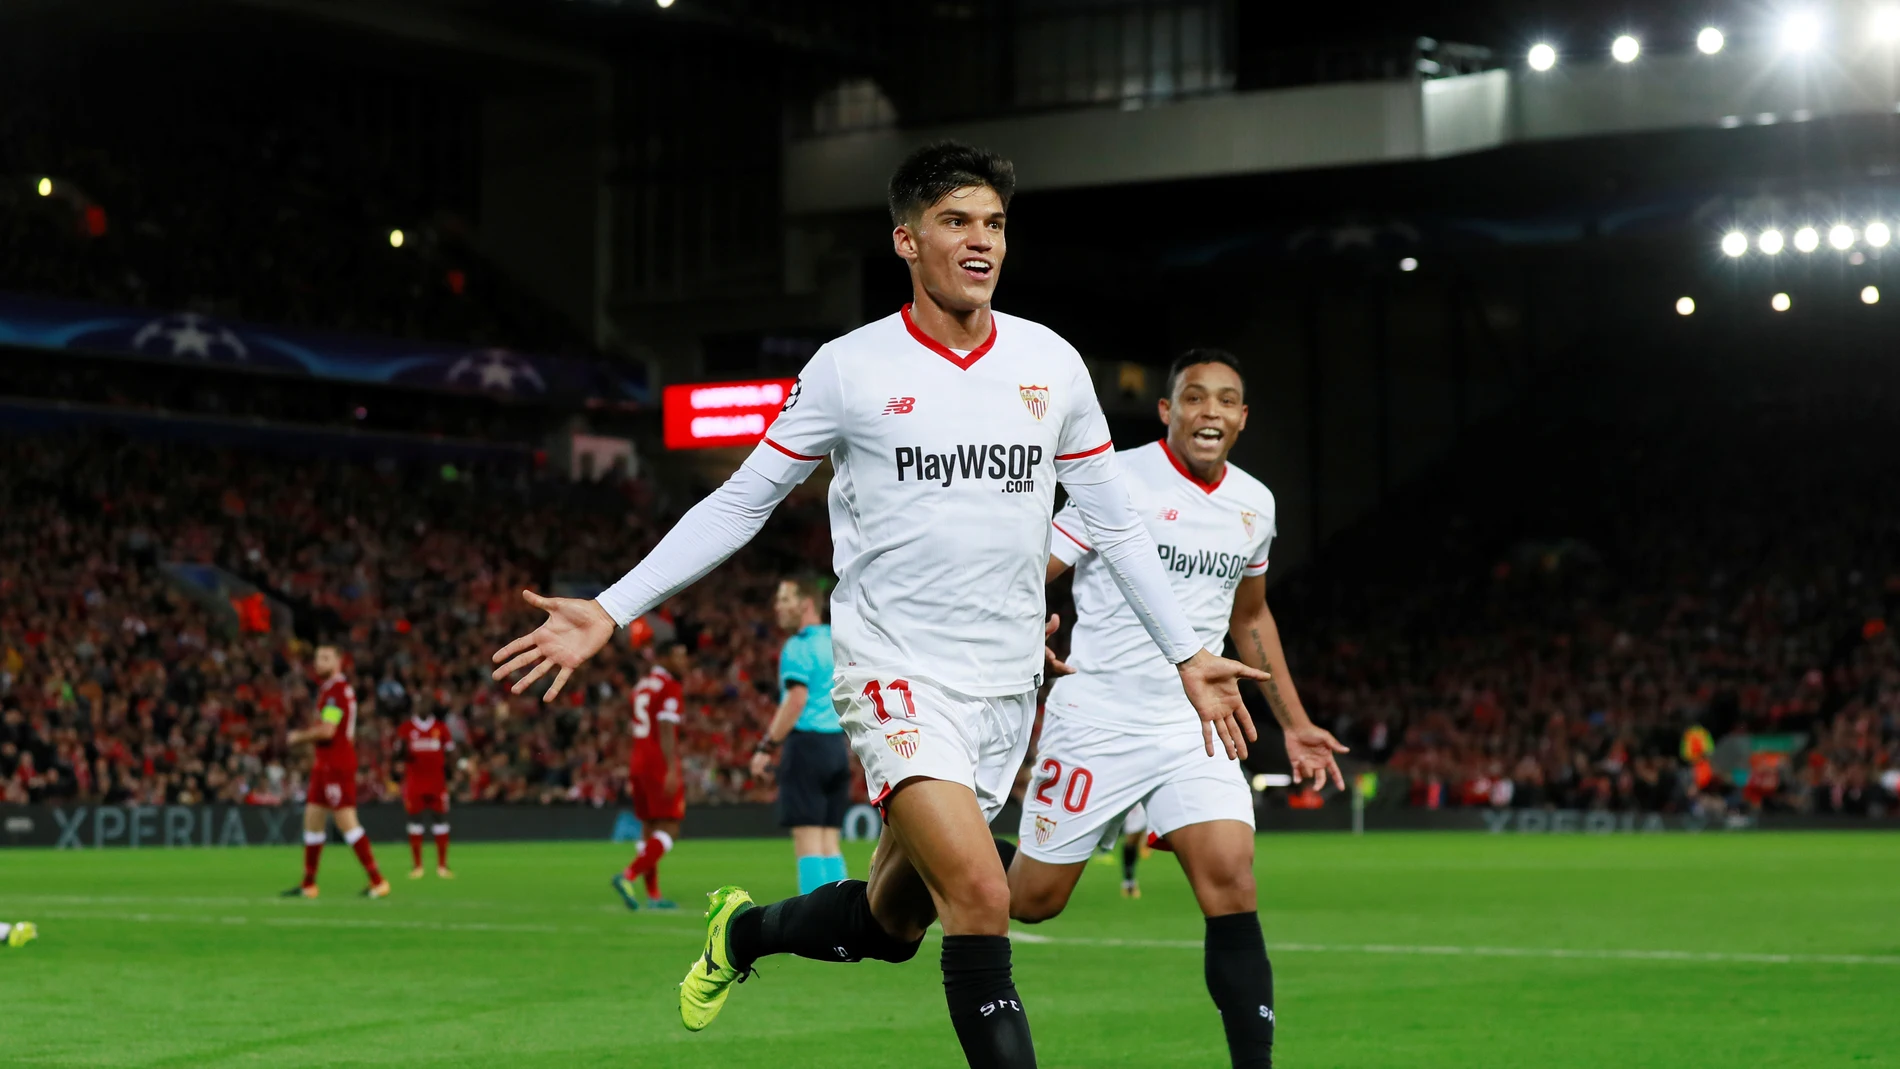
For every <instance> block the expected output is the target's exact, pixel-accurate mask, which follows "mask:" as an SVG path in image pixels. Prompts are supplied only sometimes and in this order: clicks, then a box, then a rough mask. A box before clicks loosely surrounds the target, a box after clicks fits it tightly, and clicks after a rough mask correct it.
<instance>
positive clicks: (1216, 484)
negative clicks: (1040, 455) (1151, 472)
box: [1056, 438, 1227, 494]
mask: <svg viewBox="0 0 1900 1069" xmlns="http://www.w3.org/2000/svg"><path fill="white" fill-rule="evenodd" d="M1161 451H1162V452H1163V453H1165V454H1167V457H1168V463H1170V464H1172V465H1174V470H1175V471H1178V472H1180V473H1181V478H1183V479H1186V480H1187V481H1188V482H1191V483H1193V484H1194V485H1195V486H1198V487H1200V488H1201V492H1202V493H1207V494H1211V493H1213V492H1214V491H1216V490H1218V489H1220V484H1221V483H1223V482H1226V481H1227V465H1225V464H1222V465H1221V466H1220V478H1218V479H1215V480H1214V481H1213V482H1211V483H1210V482H1208V481H1206V480H1205V479H1202V478H1201V477H1200V476H1199V475H1196V474H1194V473H1193V472H1191V471H1189V470H1188V466H1187V465H1186V464H1183V463H1181V458H1180V457H1177V456H1175V455H1174V450H1172V449H1169V448H1168V440H1167V439H1166V438H1163V439H1161ZM1056 459H1057V460H1061V459H1062V458H1061V457H1057V458H1056Z"/></svg>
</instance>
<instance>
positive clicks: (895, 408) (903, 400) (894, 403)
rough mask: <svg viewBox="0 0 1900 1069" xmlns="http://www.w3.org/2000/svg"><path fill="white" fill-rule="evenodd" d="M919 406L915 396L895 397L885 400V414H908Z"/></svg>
mask: <svg viewBox="0 0 1900 1069" xmlns="http://www.w3.org/2000/svg"><path fill="white" fill-rule="evenodd" d="M916 407H917V399H916V398H915V397H893V398H891V399H890V400H888V401H886V402H884V415H887V416H908V415H910V414H911V412H912V411H913V410H915V409H916Z"/></svg>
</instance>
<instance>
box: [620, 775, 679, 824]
mask: <svg viewBox="0 0 1900 1069" xmlns="http://www.w3.org/2000/svg"><path fill="white" fill-rule="evenodd" d="M665 783H666V772H665V770H663V769H658V768H654V769H645V768H635V769H633V778H632V779H631V780H630V781H629V782H628V784H627V786H628V788H629V789H630V790H631V791H632V792H633V815H634V816H636V817H639V818H640V821H641V822H642V823H646V822H648V821H654V820H684V819H686V785H685V784H684V783H682V784H680V789H679V790H676V791H674V792H673V793H671V794H668V793H666V790H665V788H664V785H665Z"/></svg>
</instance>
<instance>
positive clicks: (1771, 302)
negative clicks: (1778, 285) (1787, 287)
mask: <svg viewBox="0 0 1900 1069" xmlns="http://www.w3.org/2000/svg"><path fill="white" fill-rule="evenodd" d="M1768 307H1770V308H1773V309H1774V310H1775V311H1777V312H1785V311H1787V310H1788V309H1790V308H1793V307H1794V300H1793V298H1791V297H1789V296H1788V295H1787V294H1785V293H1777V294H1775V295H1774V296H1773V297H1770V298H1769V299H1768Z"/></svg>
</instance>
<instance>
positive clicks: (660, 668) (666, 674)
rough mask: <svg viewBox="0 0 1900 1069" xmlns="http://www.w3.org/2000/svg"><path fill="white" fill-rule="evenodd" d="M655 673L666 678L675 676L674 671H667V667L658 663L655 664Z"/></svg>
mask: <svg viewBox="0 0 1900 1069" xmlns="http://www.w3.org/2000/svg"><path fill="white" fill-rule="evenodd" d="M653 674H654V675H656V676H660V677H662V678H664V679H672V678H673V673H671V672H669V671H667V670H666V669H665V667H663V666H661V665H657V664H656V665H654V666H653Z"/></svg>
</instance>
